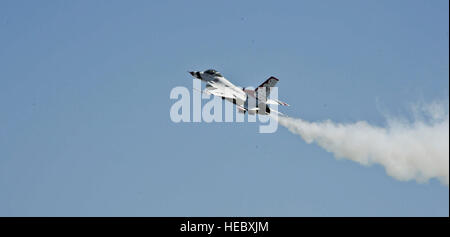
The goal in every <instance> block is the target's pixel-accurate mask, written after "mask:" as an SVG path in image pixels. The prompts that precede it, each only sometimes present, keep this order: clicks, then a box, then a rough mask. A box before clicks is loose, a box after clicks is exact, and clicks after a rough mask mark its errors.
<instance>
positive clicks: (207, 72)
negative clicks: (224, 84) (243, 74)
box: [205, 69, 223, 77]
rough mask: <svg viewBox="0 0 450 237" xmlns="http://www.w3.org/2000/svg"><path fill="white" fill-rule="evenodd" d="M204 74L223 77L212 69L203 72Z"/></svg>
mask: <svg viewBox="0 0 450 237" xmlns="http://www.w3.org/2000/svg"><path fill="white" fill-rule="evenodd" d="M205 73H206V74H209V75H212V76H219V77H223V76H222V74H220V72H218V71H216V70H214V69H208V70H206V71H205Z"/></svg>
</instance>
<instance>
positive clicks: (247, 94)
mask: <svg viewBox="0 0 450 237" xmlns="http://www.w3.org/2000/svg"><path fill="white" fill-rule="evenodd" d="M189 73H190V74H191V75H192V76H193V77H195V78H197V79H200V80H201V81H204V82H206V88H205V90H204V91H203V93H206V94H211V95H215V96H218V97H222V99H225V100H227V101H230V102H231V103H233V104H235V105H236V106H237V108H238V111H239V112H241V113H246V112H247V113H248V114H251V115H254V114H261V115H268V114H270V113H271V112H275V113H277V114H281V113H280V112H278V111H276V110H273V109H271V108H270V107H269V106H268V105H269V104H278V105H284V106H289V105H288V104H286V103H284V102H282V101H279V100H276V99H269V98H268V97H269V95H270V90H271V88H272V87H274V86H275V84H277V82H278V81H279V80H278V79H277V78H275V77H273V76H272V77H270V78H269V79H267V80H266V81H265V82H263V83H262V84H261V85H260V86H258V87H257V88H256V89H255V90H248V89H246V88H241V87H238V86H235V85H234V84H233V83H231V82H230V81H228V80H227V79H225V77H224V76H222V74H220V73H219V72H218V71H216V70H214V69H208V70H206V71H192V72H189Z"/></svg>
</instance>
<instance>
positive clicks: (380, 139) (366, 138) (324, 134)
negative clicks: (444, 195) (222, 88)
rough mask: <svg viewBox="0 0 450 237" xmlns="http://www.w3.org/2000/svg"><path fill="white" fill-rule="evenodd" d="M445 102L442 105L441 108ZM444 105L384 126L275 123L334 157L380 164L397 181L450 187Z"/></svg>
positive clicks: (285, 120) (418, 109)
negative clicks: (431, 182) (435, 181)
mask: <svg viewBox="0 0 450 237" xmlns="http://www.w3.org/2000/svg"><path fill="white" fill-rule="evenodd" d="M444 104H447V105H444ZM446 108H448V102H447V103H432V104H430V105H426V106H419V107H416V108H415V112H416V113H415V115H416V116H415V121H414V122H407V121H404V120H399V119H393V118H389V119H388V123H387V126H386V127H377V126H373V125H370V124H368V123H367V122H365V121H360V122H356V123H350V124H340V123H334V122H332V121H330V120H327V121H324V122H308V121H304V120H302V119H294V118H289V117H282V116H279V117H278V122H279V124H281V125H283V126H285V127H286V128H288V129H289V130H290V131H291V132H293V133H295V134H298V135H300V136H301V137H302V138H303V139H304V140H305V141H306V142H307V143H312V142H315V143H317V144H318V145H319V146H321V147H322V148H324V149H325V150H327V151H328V152H332V153H333V154H334V156H335V157H336V158H345V159H349V160H352V161H356V162H358V163H360V164H363V165H371V164H380V165H382V166H384V168H385V169H386V172H387V174H388V175H390V176H392V177H394V178H396V179H398V180H402V181H407V180H412V179H415V180H416V181H417V182H425V181H427V180H428V179H430V178H437V179H439V180H440V181H441V183H443V184H444V185H447V186H448V185H449V172H448V171H449V125H448V122H449V114H448V109H446Z"/></svg>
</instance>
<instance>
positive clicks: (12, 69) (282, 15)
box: [0, 0, 449, 216]
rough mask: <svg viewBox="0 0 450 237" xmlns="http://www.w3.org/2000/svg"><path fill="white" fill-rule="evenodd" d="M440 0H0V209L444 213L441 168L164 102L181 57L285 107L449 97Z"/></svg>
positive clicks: (184, 77)
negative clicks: (269, 93) (191, 112)
mask: <svg viewBox="0 0 450 237" xmlns="http://www.w3.org/2000/svg"><path fill="white" fill-rule="evenodd" d="M448 4H449V3H448V1H446V0H437V1H409V0H408V1H137V0H133V1H100V0H95V1H90V0H89V1H87V0H80V1H21V0H19V1H12V0H11V1H8V0H6V1H0V216H260V215H261V216H448V215H449V188H448V187H447V186H444V185H442V184H441V183H439V182H438V181H437V180H430V181H429V182H426V183H424V184H418V183H416V182H415V181H410V182H401V181H398V180H395V179H393V178H392V177H389V176H388V175H386V172H385V170H384V168H383V167H381V166H379V165H374V166H370V167H365V166H361V165H360V164H357V163H354V162H352V161H347V160H336V159H335V158H334V157H333V155H332V154H331V153H328V152H326V151H325V150H323V149H322V148H320V147H318V146H317V145H310V144H306V143H305V142H304V141H303V140H301V139H300V137H299V136H297V135H293V134H291V133H290V132H289V131H288V130H287V129H285V128H283V127H281V126H280V127H279V129H278V131H277V132H276V133H272V134H260V133H258V126H259V124H257V123H209V124H208V123H178V124H176V123H173V122H172V121H171V119H170V116H169V109H170V107H171V105H172V104H173V103H174V102H175V101H174V100H171V99H170V98H169V93H170V91H171V89H172V88H174V87H176V86H185V87H188V88H191V87H192V79H191V77H190V75H189V74H187V71H188V70H204V69H207V68H215V69H217V70H218V71H220V72H222V74H224V76H226V77H227V78H228V79H229V80H230V81H232V82H234V83H235V84H237V85H239V86H257V85H259V84H260V83H261V82H262V81H264V80H265V79H266V78H268V77H269V76H271V75H273V76H276V77H278V78H279V79H280V82H279V83H278V86H279V98H280V99H281V100H283V101H286V102H288V103H290V104H291V107H288V108H280V110H281V111H282V112H284V113H286V114H289V115H291V116H293V117H298V118H303V119H306V120H309V121H321V120H325V119H331V120H333V121H335V122H355V121H359V120H365V121H368V122H369V123H371V124H374V125H378V126H384V125H386V120H385V117H384V114H386V113H388V114H390V115H394V116H400V117H405V118H411V114H410V113H409V112H408V111H409V108H410V106H411V105H412V104H415V103H421V102H431V101H435V100H446V101H448V97H449V82H448V78H449V54H448V52H449V33H448V32H449V30H448V29H449V12H448V11H449V10H448V9H449V6H448ZM204 102H206V101H204Z"/></svg>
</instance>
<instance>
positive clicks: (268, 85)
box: [255, 76, 279, 96]
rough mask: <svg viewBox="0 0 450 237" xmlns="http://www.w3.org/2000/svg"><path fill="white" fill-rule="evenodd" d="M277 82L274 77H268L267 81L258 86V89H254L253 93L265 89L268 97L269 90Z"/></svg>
mask: <svg viewBox="0 0 450 237" xmlns="http://www.w3.org/2000/svg"><path fill="white" fill-rule="evenodd" d="M278 81H279V80H278V79H277V78H276V77H274V76H272V77H269V79H267V80H266V81H265V82H263V83H262V84H261V85H260V86H258V88H256V90H255V91H258V90H259V89H260V88H264V89H266V95H267V96H268V95H269V93H270V88H271V87H274V86H275V85H276V84H277V82H278Z"/></svg>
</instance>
